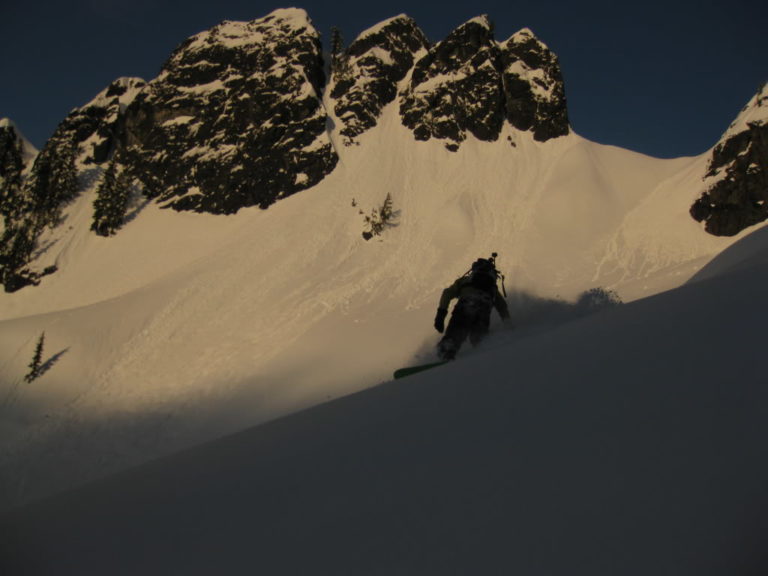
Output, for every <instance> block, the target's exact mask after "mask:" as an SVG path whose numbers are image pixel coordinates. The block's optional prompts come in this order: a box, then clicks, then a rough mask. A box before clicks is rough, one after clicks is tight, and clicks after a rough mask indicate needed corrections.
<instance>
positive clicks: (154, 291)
mask: <svg viewBox="0 0 768 576" xmlns="http://www.w3.org/2000/svg"><path fill="white" fill-rule="evenodd" d="M337 124H338V123H337ZM331 136H332V138H333V140H334V142H335V143H336V144H337V149H338V152H339V155H340V158H341V160H340V163H339V166H338V167H337V169H336V170H335V171H334V172H333V173H332V174H331V175H330V176H329V177H327V178H326V179H325V180H324V181H323V182H322V183H321V184H320V185H318V186H316V187H314V188H312V189H310V190H307V191H305V192H302V193H301V194H297V195H296V196H294V197H291V198H288V199H285V200H282V201H280V202H278V203H277V204H276V205H274V206H272V207H271V208H270V209H269V210H267V211H261V210H258V209H251V210H241V211H240V213H238V214H237V215H234V216H227V217H224V216H212V215H199V214H189V213H182V214H179V213H175V212H171V211H162V210H159V209H157V207H156V206H154V205H152V204H150V205H138V206H136V214H135V217H134V218H133V219H132V220H131V222H130V223H129V224H128V225H127V226H126V227H125V228H124V229H123V230H122V231H121V232H120V234H118V235H117V236H116V237H114V238H106V239H105V238H100V237H96V236H95V235H93V234H92V233H90V232H89V230H88V228H89V225H90V218H91V204H92V201H93V196H94V189H95V186H96V183H97V178H96V177H97V175H96V174H91V175H89V177H90V178H91V180H90V181H89V185H90V189H89V191H88V192H86V193H85V194H84V195H83V196H82V197H81V198H80V199H79V200H78V201H77V202H76V203H74V204H73V205H72V206H70V207H69V209H68V210H69V212H68V218H67V221H66V222H65V224H64V225H63V226H61V227H60V228H59V229H57V230H56V231H55V232H54V233H53V234H51V235H50V236H49V237H48V238H46V239H45V241H44V243H43V245H44V247H45V249H44V250H43V252H42V254H41V255H40V258H39V264H40V266H44V265H47V264H51V263H56V264H57V265H58V267H59V272H57V273H56V274H54V275H52V276H49V277H46V278H45V280H44V282H43V284H42V285H41V286H40V287H38V288H34V289H25V290H22V291H20V292H18V293H15V294H11V295H2V297H1V298H0V318H2V321H0V402H2V404H0V411H2V417H1V418H0V509H1V508H3V507H7V506H9V505H13V504H18V503H21V502H25V501H29V500H31V499H34V498H37V497H41V496H44V495H47V494H50V493H53V492H55V491H57V490H61V489H63V488H66V487H68V486H73V485H77V484H79V483H82V482H85V481H88V480H90V479H93V478H96V477H99V476H103V475H105V474H108V473H111V472H114V471H117V470H120V469H123V468H126V467H128V466H131V465H135V464H138V463H140V462H144V461H147V460H149V459H152V458H156V457H159V456H162V455H167V454H170V453H172V452H174V451H177V450H179V449H182V448H185V447H188V446H191V445H193V444H195V443H199V442H202V441H205V440H209V439H211V438H215V437H219V436H222V435H224V434H227V433H231V432H235V431H237V430H242V429H244V428H246V427H248V426H252V425H254V424H258V423H260V422H265V421H268V420H272V419H274V418H277V417H279V416H282V415H285V414H288V413H291V412H295V411H297V410H300V409H302V408H306V407H308V406H312V405H315V404H318V403H320V402H324V401H327V400H329V399H332V398H335V397H338V396H342V395H345V394H349V393H351V392H354V391H357V390H361V389H364V388H367V387H370V386H373V385H375V384H378V383H380V382H382V381H384V380H386V379H388V378H389V375H390V374H391V372H392V370H393V369H394V368H397V367H399V366H402V365H404V364H407V363H409V362H411V361H412V359H413V358H414V357H416V356H419V357H420V358H426V357H429V353H430V351H431V349H432V348H433V346H434V344H435V342H436V340H437V338H436V336H437V335H436V334H435V333H434V332H433V330H432V328H431V324H432V318H433V315H434V310H435V308H436V305H437V301H438V297H439V294H440V291H441V290H442V289H443V288H444V287H445V286H447V285H448V284H449V283H450V282H452V281H453V280H454V279H455V278H456V277H457V276H458V275H460V274H462V273H463V272H464V271H466V269H467V268H468V267H469V265H470V263H471V262H472V261H473V260H474V259H476V258H477V257H480V256H488V255H489V254H490V252H491V251H497V252H499V254H500V256H499V263H500V266H501V268H502V270H503V271H504V272H505V273H506V275H507V289H508V290H509V291H510V292H511V294H512V296H511V299H512V300H513V301H514V302H513V304H514V303H515V302H517V303H522V304H519V305H517V306H514V305H513V309H516V311H517V313H518V314H519V316H522V317H525V318H528V316H530V314H528V312H526V310H525V309H524V308H525V306H526V304H525V303H530V302H531V301H534V300H535V299H537V298H553V297H563V298H571V297H574V296H576V295H577V294H578V293H579V292H581V291H583V290H586V289H589V288H592V287H594V286H603V287H606V288H613V289H615V290H617V291H618V292H619V294H620V295H621V296H622V297H623V298H624V300H632V299H635V298H637V297H639V296H642V295H647V294H653V293H657V292H660V291H662V290H665V289H668V288H670V287H674V286H678V285H680V284H682V283H683V282H685V281H686V280H687V279H688V278H690V277H691V276H692V275H693V274H694V273H696V271H698V270H699V269H700V268H701V266H702V265H703V264H704V263H706V262H707V261H708V260H709V259H711V258H712V257H713V256H715V255H716V254H718V253H719V252H721V251H722V250H723V249H724V248H725V247H726V246H728V245H729V244H730V243H732V242H733V241H735V240H736V239H738V238H729V239H723V238H714V237H710V236H708V235H706V234H705V233H704V232H703V231H702V230H701V228H700V226H699V225H698V224H697V223H696V222H694V221H693V220H692V219H691V218H690V217H689V216H688V207H689V206H690V205H691V203H692V201H693V199H695V198H696V197H698V196H699V195H700V192H701V189H700V187H701V177H702V175H703V173H704V169H705V162H706V158H705V157H704V156H702V157H697V158H681V159H676V160H658V159H653V158H649V157H646V156H642V155H639V154H636V153H632V152H629V151H626V150H621V149H618V148H613V147H606V146H601V145H597V144H594V143H591V142H588V141H586V140H584V139H582V138H580V137H579V136H578V135H575V134H572V135H570V136H568V137H563V138H559V139H556V140H552V141H549V142H547V143H544V144H541V143H537V142H535V141H534V140H533V139H532V138H531V137H530V135H529V134H526V133H520V132H517V131H515V130H513V129H511V128H510V127H509V126H507V127H506V128H505V132H504V133H503V134H502V137H501V138H500V139H499V141H498V142H494V143H484V142H480V141H473V140H469V141H467V142H465V143H464V144H463V145H462V147H461V149H460V150H459V151H458V152H457V153H452V152H449V151H447V150H446V149H445V148H444V147H443V146H442V144H440V143H438V142H426V143H425V142H416V141H414V140H413V138H412V136H411V134H410V133H409V132H408V131H407V130H406V129H405V128H403V126H402V125H401V124H400V120H399V117H398V114H397V110H396V108H394V107H393V106H390V107H389V108H387V109H386V110H385V113H384V116H383V118H382V120H381V122H380V125H379V126H378V127H377V128H376V129H375V130H371V131H370V132H368V133H366V134H364V135H362V136H361V137H360V138H359V140H360V145H359V146H350V147H344V146H343V145H341V139H340V138H338V137H337V135H336V134H335V133H334V134H332V135H331ZM388 193H390V194H391V195H392V198H393V201H394V206H395V210H396V211H397V212H398V215H399V216H398V219H397V223H396V224H397V225H396V226H393V227H391V228H390V229H389V230H387V231H386V232H385V234H384V235H383V236H382V237H380V238H375V239H374V240H371V241H370V242H365V241H364V240H363V239H362V237H361V233H362V231H363V230H364V229H365V222H364V215H365V214H368V213H370V211H371V210H372V209H374V208H375V207H377V206H380V205H381V204H382V203H383V201H384V199H385V197H386V195H387V194H388ZM353 204H354V205H353ZM514 320H515V319H514V318H513V321H514ZM518 320H519V318H518ZM526 322H529V323H530V322H534V323H535V322H536V320H535V319H534V320H530V319H526ZM43 332H44V333H45V345H46V354H45V358H46V371H45V373H44V375H43V376H42V377H41V378H40V379H38V380H36V381H35V382H33V383H31V384H26V383H24V382H23V381H22V379H23V376H24V374H25V373H26V372H27V365H28V364H29V362H30V360H31V358H32V354H33V351H34V346H35V343H36V342H37V340H38V338H39V336H40V334H41V333H43Z"/></svg>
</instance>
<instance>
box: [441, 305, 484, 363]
mask: <svg viewBox="0 0 768 576" xmlns="http://www.w3.org/2000/svg"><path fill="white" fill-rule="evenodd" d="M492 307H493V304H492V302H491V301H490V300H485V299H482V298H460V299H459V301H458V303H457V304H456V307H455V308H454V309H453V314H451V320H450V322H448V328H447V329H446V330H445V336H443V338H442V340H440V343H439V344H438V345H437V353H438V355H439V356H440V358H442V359H443V360H453V359H454V357H455V356H456V353H457V352H458V351H459V348H461V345H462V344H463V343H464V340H466V339H467V336H469V341H470V342H471V343H472V345H473V346H476V345H477V344H479V343H480V341H481V340H482V339H483V338H485V335H486V334H488V328H489V327H490V324H491V308H492Z"/></svg>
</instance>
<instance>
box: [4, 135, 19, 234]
mask: <svg viewBox="0 0 768 576" xmlns="http://www.w3.org/2000/svg"><path fill="white" fill-rule="evenodd" d="M23 169H24V162H23V160H22V156H21V141H20V140H19V139H18V138H17V136H16V133H15V131H14V130H13V129H10V128H4V129H0V215H2V216H3V217H4V218H8V217H10V216H12V215H13V214H14V213H15V212H16V206H17V204H18V203H19V197H20V195H21V183H22V179H21V173H22V170H23ZM6 226H7V223H6Z"/></svg>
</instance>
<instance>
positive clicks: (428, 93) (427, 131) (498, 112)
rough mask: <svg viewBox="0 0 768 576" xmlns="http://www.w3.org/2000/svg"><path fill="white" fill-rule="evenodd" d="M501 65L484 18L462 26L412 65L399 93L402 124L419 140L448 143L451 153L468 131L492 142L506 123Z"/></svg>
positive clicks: (488, 23) (490, 31)
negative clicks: (403, 86)
mask: <svg viewBox="0 0 768 576" xmlns="http://www.w3.org/2000/svg"><path fill="white" fill-rule="evenodd" d="M499 61H500V50H499V46H498V44H497V43H496V42H495V40H494V39H493V30H492V26H491V24H490V21H489V20H488V18H487V17H486V16H481V17H478V18H474V19H472V20H470V21H469V22H466V23H465V24H462V25H461V26H459V27H458V28H457V29H456V30H454V31H453V32H451V33H450V34H449V35H448V37H447V38H446V39H445V40H443V41H442V42H439V43H438V44H436V45H435V46H433V47H432V48H430V50H429V51H428V52H427V53H426V54H425V55H424V56H423V57H422V58H421V59H420V60H419V61H418V62H417V63H416V65H415V67H414V69H413V73H412V75H411V79H410V82H409V83H408V85H407V86H406V87H405V89H404V90H403V92H402V94H401V99H400V114H401V116H402V119H403V124H404V125H405V126H407V127H408V128H410V129H411V130H413V133H414V136H415V137H416V139H417V140H428V139H430V138H438V139H442V140H448V143H447V144H446V146H447V147H448V148H449V149H450V150H457V149H458V147H459V145H460V144H461V142H463V141H464V140H465V139H466V137H467V132H469V133H471V134H473V135H474V136H475V137H477V138H479V139H481V140H496V139H497V138H498V137H499V133H500V132H501V126H502V123H503V121H504V109H503V94H502V89H501V88H502V83H501V74H500V72H499Z"/></svg>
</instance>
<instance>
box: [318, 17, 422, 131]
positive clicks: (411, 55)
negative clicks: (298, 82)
mask: <svg viewBox="0 0 768 576" xmlns="http://www.w3.org/2000/svg"><path fill="white" fill-rule="evenodd" d="M427 46H428V42H427V39H426V37H425V36H424V34H423V32H422V31H421V30H420V29H419V28H418V26H417V25H416V23H415V22H414V21H413V20H412V19H411V18H409V17H408V16H406V15H404V14H401V15H399V16H396V17H394V18H390V19H389V20H385V21H384V22H382V23H380V24H378V25H377V26H374V27H373V28H370V29H368V30H366V31H365V32H363V33H361V34H360V35H359V36H358V37H357V38H356V39H355V40H354V41H353V42H352V43H351V44H350V45H349V47H348V48H347V50H346V51H345V52H344V54H342V55H341V56H340V57H337V60H338V61H337V62H334V66H333V77H332V79H331V86H330V88H331V98H332V99H333V100H334V102H335V104H334V112H335V113H336V116H337V117H338V118H339V120H340V121H341V123H342V124H343V128H342V129H341V130H340V133H341V134H342V135H343V136H344V137H345V138H346V140H345V142H346V143H347V144H349V143H352V142H353V141H354V138H355V137H356V136H358V135H360V134H362V133H363V132H365V131H366V130H368V129H370V128H372V127H373V126H375V125H376V123H377V122H378V119H379V116H380V115H381V111H382V109H383V108H384V106H386V105H387V104H389V103H390V102H392V101H394V99H395V98H396V97H397V91H398V84H399V82H400V81H401V80H403V78H405V76H406V75H407V74H408V72H409V71H410V70H411V68H412V67H413V64H414V62H415V60H416V58H417V57H419V55H421V54H423V53H424V52H425V51H426V49H427Z"/></svg>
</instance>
